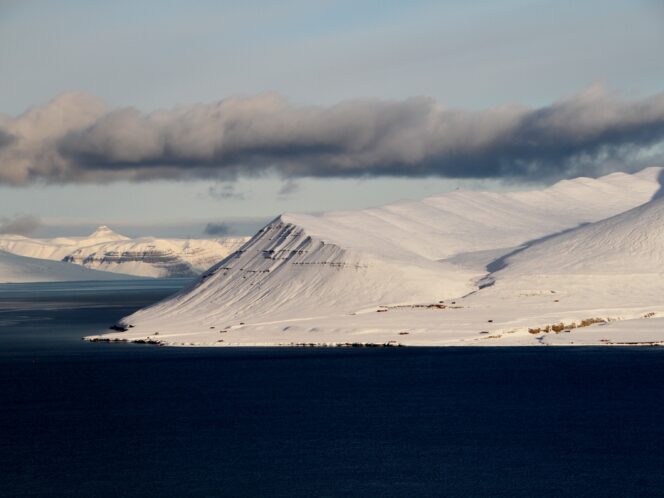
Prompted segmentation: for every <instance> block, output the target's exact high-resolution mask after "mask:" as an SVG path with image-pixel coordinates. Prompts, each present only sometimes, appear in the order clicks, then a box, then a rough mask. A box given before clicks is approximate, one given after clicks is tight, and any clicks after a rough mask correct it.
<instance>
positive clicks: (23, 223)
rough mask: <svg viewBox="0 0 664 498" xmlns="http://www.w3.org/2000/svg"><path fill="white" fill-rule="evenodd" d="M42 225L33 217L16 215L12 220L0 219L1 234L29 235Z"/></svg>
mask: <svg viewBox="0 0 664 498" xmlns="http://www.w3.org/2000/svg"><path fill="white" fill-rule="evenodd" d="M40 225H41V221H40V220H39V218H38V217H36V216H32V215H15V216H13V217H11V218H8V217H2V218H0V234H13V235H28V234H29V233H32V232H34V231H35V230H37V228H39V226H40Z"/></svg>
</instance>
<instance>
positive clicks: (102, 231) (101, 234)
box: [88, 225, 129, 240]
mask: <svg viewBox="0 0 664 498" xmlns="http://www.w3.org/2000/svg"><path fill="white" fill-rule="evenodd" d="M88 238H89V239H103V240H127V239H129V237H126V236H124V235H121V234H119V233H117V232H114V231H113V230H111V229H110V228H109V227H107V226H106V225H100V226H98V227H97V229H96V230H95V231H94V232H92V233H91V234H90V235H89V237H88Z"/></svg>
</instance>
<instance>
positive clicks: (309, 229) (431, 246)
mask: <svg viewBox="0 0 664 498" xmlns="http://www.w3.org/2000/svg"><path fill="white" fill-rule="evenodd" d="M660 176H661V169H659V168H649V169H647V170H644V171H642V172H641V173H638V174H635V175H627V174H623V173H616V174H612V175H608V176H605V177H602V178H599V179H589V178H578V179H575V180H566V181H563V182H559V183H557V184H556V185H554V186H552V187H550V188H547V189H544V190H539V191H529V192H515V193H496V192H467V191H455V192H450V193H447V194H443V195H439V196H435V197H430V198H427V199H424V200H423V201H420V202H401V203H397V204H391V205H388V206H385V207H382V208H374V209H367V210H362V211H357V212H337V213H327V214H324V215H320V216H308V215H291V214H287V215H282V216H280V217H279V218H277V219H275V220H274V221H272V222H271V223H270V224H268V225H267V226H266V227H265V228H264V229H262V230H261V231H260V232H259V233H258V234H256V235H255V236H254V237H253V238H252V239H251V241H250V242H248V243H247V244H246V245H245V246H244V247H243V248H242V250H239V251H236V252H235V253H234V254H232V255H230V256H229V257H227V258H226V259H224V260H223V261H222V262H221V263H219V264H218V265H216V266H215V267H213V268H212V269H210V270H209V271H207V272H206V273H205V274H204V275H203V276H202V277H201V278H200V280H199V281H198V282H197V283H196V284H194V285H193V286H192V287H190V288H189V289H186V290H184V291H183V292H181V293H179V294H177V295H175V296H173V297H171V298H169V299H167V300H165V301H163V302H161V303H158V304H157V305H154V306H152V307H150V308H147V309H144V310H141V311H139V312H137V313H135V314H134V315H131V316H129V317H127V318H125V319H124V320H123V321H122V323H123V324H124V325H126V326H130V325H131V326H132V328H131V329H130V330H129V331H127V332H124V333H120V334H110V335H108V336H106V337H107V338H118V339H129V340H133V339H140V340H153V341H155V340H156V341H157V342H160V343H165V344H193V345H201V344H215V345H243V344H244V345H251V344H300V343H314V344H338V343H355V342H357V343H381V344H383V343H400V344H441V345H452V344H495V343H500V344H541V343H546V342H547V341H551V339H550V337H549V336H546V337H545V336H541V337H540V336H539V335H537V333H529V328H537V327H536V326H545V325H546V324H548V323H558V321H560V320H563V319H568V320H572V321H573V320H578V321H579V322H581V321H582V320H586V319H589V318H597V317H607V318H608V317H613V318H639V317H641V316H643V315H645V316H648V317H653V316H655V315H657V314H658V313H659V312H660V308H661V311H663V312H664V306H660V305H659V304H658V303H660V301H659V296H661V295H664V294H662V293H659V294H658V293H657V292H659V290H660V289H659V288H658V287H657V286H655V287H652V286H650V283H651V282H654V281H656V280H657V279H653V278H651V276H652V275H649V276H647V277H646V280H647V281H648V285H645V287H644V286H643V285H642V282H643V279H642V280H641V281H639V280H634V279H632V280H630V281H629V282H628V283H627V284H626V283H625V282H624V281H623V287H622V288H618V287H616V286H615V285H611V286H609V287H608V288H610V289H611V291H610V292H613V294H612V295H604V294H605V293H603V292H602V289H603V287H602V286H603V285H605V284H606V282H607V279H610V278H611V277H610V276H607V275H605V273H607V274H608V273H611V271H607V272H602V271H599V272H598V274H597V275H595V276H594V277H593V278H592V279H588V278H579V279H571V278H569V275H568V276H567V277H566V278H563V279H560V278H557V279H556V278H552V277H551V276H550V275H548V274H546V273H547V272H548V271H549V269H550V270H551V272H550V273H554V272H555V270H556V269H558V268H560V269H564V268H566V267H569V268H570V271H571V272H572V273H574V274H575V275H576V273H578V271H579V268H580V267H582V268H583V267H585V266H584V265H586V264H587V263H586V262H585V261H589V260H590V259H592V258H593V255H595V256H599V255H601V254H604V255H605V256H606V258H607V259H606V260H605V261H606V262H605V263H602V262H601V261H602V260H601V258H600V259H598V260H597V269H598V270H601V268H602V265H604V266H606V264H613V263H612V262H613V261H622V264H623V268H626V269H629V268H631V266H630V263H629V262H627V263H626V262H625V258H630V257H632V256H634V255H636V256H638V257H639V258H641V260H642V261H643V265H641V264H640V263H639V265H638V268H639V270H640V271H646V270H647V269H648V268H649V266H648V265H650V264H655V262H656V261H658V258H661V256H662V255H661V251H662V245H661V244H659V245H658V243H657V240H655V239H653V241H651V242H648V243H647V244H646V243H644V244H640V243H638V241H640V240H644V238H646V239H647V238H648V237H647V234H649V233H650V231H651V230H655V229H659V230H660V231H661V220H660V218H659V214H658V213H660V207H659V206H661V202H660V201H654V202H653V203H651V204H648V205H646V206H643V207H642V208H637V209H633V208H634V207H635V206H639V205H641V204H643V203H645V202H648V201H649V200H650V199H651V198H652V197H653V196H654V195H655V193H656V192H658V191H659V189H660V184H659V182H658V178H659V177H660ZM653 206H654V207H653ZM630 209H632V211H628V210H630ZM624 211H628V212H627V213H625V214H624V215H621V216H617V217H615V218H612V219H610V220H607V221H600V222H599V223H596V222H598V221H599V220H602V219H604V218H607V217H611V216H615V215H616V214H618V213H621V212H624ZM612 220H618V221H612ZM620 220H623V221H622V222H620ZM593 223H595V224H593ZM612 223H613V224H615V225H616V227H618V225H619V226H620V227H619V228H615V230H613V231H614V232H615V233H613V234H609V235H607V237H608V238H607V239H605V240H600V239H596V236H599V234H606V233H607V231H609V232H611V231H612V230H609V229H608V228H609V227H610V226H613V225H612ZM584 224H587V225H586V226H585V227H583V228H577V227H579V226H581V225H584ZM637 225H638V226H640V228H638V230H637V232H638V234H637V232H634V230H635V228H634V227H635V226H637ZM658 227H659V228H658ZM557 233H560V235H556V234H557ZM574 234H576V235H574ZM579 234H581V235H579ZM584 234H585V235H584ZM590 234H596V235H593V236H591V235H590ZM632 236H636V237H637V239H636V241H637V243H636V244H630V237H632ZM578 237H581V238H584V239H585V242H580V241H579V240H578ZM544 238H549V241H548V242H540V243H539V244H538V243H534V242H533V241H535V240H537V239H544ZM591 239H593V240H592V241H591ZM648 240H650V239H648ZM565 241H568V242H565ZM554 245H555V247H556V248H555V249H552V250H551V251H548V250H545V248H546V247H549V246H550V247H554ZM587 245H590V246H591V247H589V248H588V247H586V246H587ZM609 247H613V248H614V249H613V251H614V253H611V251H610V250H609V249H608V248H609ZM580 248H581V249H583V250H581V249H580ZM600 248H602V249H606V252H605V253H601V252H600V251H599V250H600ZM538 250H541V251H544V252H543V253H542V254H539V255H535V256H533V257H532V258H530V257H529V256H528V254H529V253H531V251H533V253H531V254H534V251H538ZM510 254H511V255H512V256H509V255H510ZM558 257H560V258H562V259H556V258H558ZM575 258H576V259H575ZM504 260H505V261H507V262H508V266H507V267H505V268H503V269H502V270H500V268H501V267H503V266H504V262H505V261H504ZM492 261H493V263H491V262H492ZM573 261H577V262H576V263H574V262H573ZM487 263H491V264H489V266H488V268H490V269H491V271H494V270H500V271H495V273H494V274H492V275H487V272H488V270H487V266H486V265H487ZM517 263H519V264H517ZM519 265H523V268H524V269H523V270H521V271H519V270H518V267H519ZM528 265H532V266H528ZM575 265H576V266H575ZM635 268H636V267H635ZM660 268H661V267H660ZM542 269H544V271H543V272H542V271H541V270H542ZM535 270H540V273H542V274H543V275H544V274H546V275H544V276H542V277H541V278H540V277H538V276H534V277H533V272H534V271H535ZM659 271H660V270H659V268H658V269H656V270H655V273H657V272H659ZM511 272H512V273H511ZM501 275H503V276H504V278H502V277H501ZM510 275H511V276H510ZM657 277H658V276H657ZM492 282H495V283H494V285H490V284H491V283H492ZM566 282H575V283H574V284H573V285H572V286H571V287H569V288H566V287H565V285H564V284H565V283H566ZM483 286H486V287H484V288H480V287H483ZM643 289H645V290H643ZM653 289H655V291H653ZM641 291H643V292H641ZM593 296H594V297H593ZM630 296H634V297H633V298H631V297H630ZM584 300H585V301H584ZM603 302H605V303H609V304H608V307H607V306H605V307H604V308H603V307H602V306H601V305H602V303H603ZM662 304H663V305H664V302H663V303H662ZM608 308H610V309H608ZM586 321H587V320H586ZM565 323H567V322H565ZM583 323H586V322H583ZM653 323H655V322H653ZM584 330H585V329H584ZM554 335H556V336H557V334H554ZM566 337H568V343H569V342H573V341H570V340H569V337H571V335H570V336H566ZM663 340H664V335H663ZM597 342H601V341H600V340H599V339H596V340H595V343H597Z"/></svg>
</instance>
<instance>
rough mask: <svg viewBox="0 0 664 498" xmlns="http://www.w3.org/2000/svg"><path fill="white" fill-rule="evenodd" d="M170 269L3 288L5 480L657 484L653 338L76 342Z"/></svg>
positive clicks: (394, 491)
mask: <svg viewBox="0 0 664 498" xmlns="http://www.w3.org/2000/svg"><path fill="white" fill-rule="evenodd" d="M184 283H185V281H181V280H180V281H172V280H171V281H132V282H103V283H85V284H29V285H28V284H26V285H16V284H14V285H4V286H0V495H3V496H81V497H96V496H180V497H181V496H238V497H247V496H257V497H270V496H303V497H304V496H308V497H313V496H368V495H375V496H395V497H397V496H398V497H402V496H417V497H419V496H465V497H468V496H504V497H514V496H524V497H525V496H538V497H539V496H552V497H553V496H574V497H580V496H661V495H662V489H664V451H663V449H662V448H664V428H663V426H662V421H663V420H664V350H662V349H658V348H484V349H482V348H450V349H436V348H387V349H291V348H284V349H268V348H255V349H248V348H247V349H245V348H242V349H216V348H215V349H212V348H210V349H208V348H201V349H190V348H181V349H180V348H165V347H155V346H144V345H135V344H122V343H118V344H106V343H86V342H84V341H81V340H80V337H81V336H83V335H87V334H92V333H97V332H99V331H101V330H103V329H105V328H106V327H108V326H109V325H110V324H112V323H114V322H115V321H116V320H117V319H118V318H120V317H122V316H124V315H126V314H128V313H130V312H132V311H133V310H135V309H137V308H138V307H141V306H144V305H146V304H148V303H150V302H154V301H156V300H158V299H161V298H162V297H164V296H166V295H167V294H169V293H170V292H172V291H174V290H176V289H177V288H179V287H180V286H182V285H184Z"/></svg>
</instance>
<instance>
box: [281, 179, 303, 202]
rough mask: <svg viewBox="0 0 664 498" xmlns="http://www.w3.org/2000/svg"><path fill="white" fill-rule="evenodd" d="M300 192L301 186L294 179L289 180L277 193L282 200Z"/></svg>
mask: <svg viewBox="0 0 664 498" xmlns="http://www.w3.org/2000/svg"><path fill="white" fill-rule="evenodd" d="M298 190H300V184H299V183H297V182H296V181H295V180H293V179H292V178H289V179H287V180H286V181H285V182H284V183H283V184H282V185H281V188H280V189H279V192H277V196H278V197H279V198H281V199H285V198H287V197H290V196H291V195H292V194H294V193H296V192H297V191H298Z"/></svg>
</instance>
